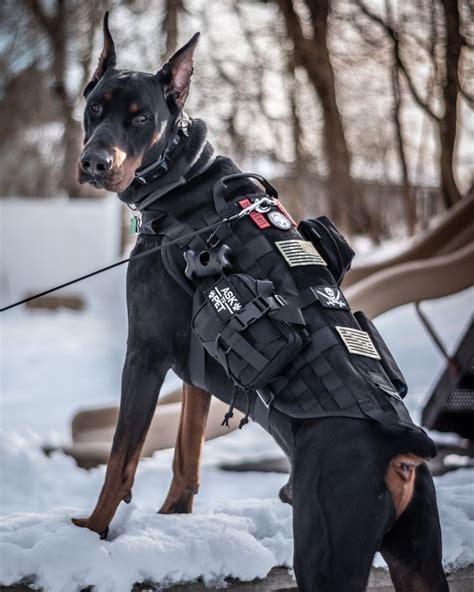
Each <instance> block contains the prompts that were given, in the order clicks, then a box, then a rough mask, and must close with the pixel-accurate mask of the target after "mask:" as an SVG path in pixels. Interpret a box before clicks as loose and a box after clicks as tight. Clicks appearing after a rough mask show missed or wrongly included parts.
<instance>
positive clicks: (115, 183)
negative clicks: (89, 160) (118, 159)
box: [77, 166, 135, 193]
mask: <svg viewBox="0 0 474 592" xmlns="http://www.w3.org/2000/svg"><path fill="white" fill-rule="evenodd" d="M134 175H135V171H134V170H131V171H126V170H125V168H124V167H123V166H120V167H112V168H111V169H110V171H109V172H108V173H107V174H105V175H101V176H94V175H92V174H90V173H86V172H84V171H83V170H81V169H80V168H79V171H78V175H77V180H78V182H79V183H80V184H81V185H85V184H89V185H91V186H92V187H94V188H95V189H105V190H106V191H110V192H112V193H121V192H122V191H125V189H126V188H127V187H128V186H129V185H130V184H131V183H132V182H133V179H134Z"/></svg>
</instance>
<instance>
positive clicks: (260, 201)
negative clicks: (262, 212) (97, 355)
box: [0, 197, 275, 312]
mask: <svg viewBox="0 0 474 592" xmlns="http://www.w3.org/2000/svg"><path fill="white" fill-rule="evenodd" d="M274 204H275V200H274V199H272V198H270V197H261V198H257V199H256V200H255V201H254V202H253V203H251V204H250V205H249V206H247V207H246V208H244V209H243V210H241V211H240V212H237V213H236V214H233V215H232V216H227V217H226V218H223V219H222V220H219V221H218V222H214V223H213V224H209V226H205V227H204V228H200V229H199V230H195V231H194V232H188V233H187V234H183V235H182V236H180V237H178V238H175V239H173V240H170V241H168V242H166V243H164V244H163V243H162V244H160V245H157V246H156V247H153V248H152V249H147V250H146V251H143V252H142V253H138V254H137V255H132V256H131V257H127V259H121V260H120V261H117V262H116V263H112V264H111V265H107V266H106V267H101V268H100V269H96V270H95V271H92V272H91V273H87V274H86V275H81V276H80V277H77V278H74V279H73V280H69V281H68V282H65V283H64V284H59V285H58V286H54V288H49V290H45V291H44V292H39V293H38V294H34V295H33V296H29V297H28V298H24V299H23V300H19V301H18V302H14V303H13V304H9V305H8V306H5V307H3V308H0V312H5V311H7V310H10V309H11V308H15V307H16V306H20V305H21V304H26V303H27V302H31V301H32V300H36V299H37V298H41V297H42V296H47V295H48V294H52V293H53V292H57V291H58V290H62V289H63V288H67V287H68V286H72V285H73V284H77V283H78V282H82V281H83V280H87V279H89V278H91V277H94V276H96V275H99V274H101V273H104V272H105V271H109V270H110V269H114V268H115V267H119V266H120V265H124V264H125V263H129V262H130V261H136V260H138V259H142V258H144V257H148V255H151V254H152V253H157V252H158V251H161V250H163V249H165V248H167V247H172V246H173V245H176V244H178V243H181V242H183V241H187V240H189V239H192V238H194V237H195V236H199V235H200V234H204V233H205V232H209V231H210V230H215V229H216V228H218V227H219V226H222V225H223V224H227V223H229V222H234V221H235V220H241V219H242V218H244V217H245V216H248V215H249V214H250V213H252V212H253V211H254V210H256V209H257V208H259V207H265V206H269V205H274Z"/></svg>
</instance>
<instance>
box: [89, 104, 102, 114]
mask: <svg viewBox="0 0 474 592" xmlns="http://www.w3.org/2000/svg"><path fill="white" fill-rule="evenodd" d="M89 109H90V110H91V111H92V113H94V115H100V114H101V113H102V111H103V108H102V105H99V103H96V104H95V105H90V106H89Z"/></svg>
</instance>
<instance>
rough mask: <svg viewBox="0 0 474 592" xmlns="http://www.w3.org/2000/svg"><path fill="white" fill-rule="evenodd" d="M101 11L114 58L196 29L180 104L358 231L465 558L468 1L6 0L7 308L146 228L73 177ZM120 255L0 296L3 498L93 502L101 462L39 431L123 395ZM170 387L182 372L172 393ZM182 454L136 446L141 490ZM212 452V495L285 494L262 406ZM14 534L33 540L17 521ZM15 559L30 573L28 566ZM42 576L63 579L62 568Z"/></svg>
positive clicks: (362, 290)
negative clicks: (92, 464)
mask: <svg viewBox="0 0 474 592" xmlns="http://www.w3.org/2000/svg"><path fill="white" fill-rule="evenodd" d="M106 10H110V11H111V17H110V28H111V31H112V35H113V37H114V40H115V45H116V49H117V61H118V67H119V68H129V69H135V70H144V71H149V72H156V71H157V70H158V69H159V68H160V65H161V64H162V63H163V62H164V61H165V60H166V59H167V57H169V56H170V55H171V54H172V53H173V52H174V51H175V50H176V49H177V48H179V47H180V46H181V45H182V44H184V43H185V42H186V41H187V40H188V39H189V38H190V37H191V36H192V34H193V33H194V32H196V31H200V32H201V38H200V42H199V45H198V48H197V51H196V53H195V69H194V75H193V79H192V84H191V91H190V95H189V98H188V102H187V111H188V113H189V114H190V116H191V117H199V118H202V119H204V120H205V121H206V123H207V125H208V128H209V138H210V140H211V142H212V143H213V145H214V146H215V148H216V151H217V152H218V153H222V154H225V155H228V156H230V157H232V158H233V159H234V160H235V161H236V163H237V164H238V165H239V166H240V168H242V169H243V170H246V171H252V172H256V173H260V174H262V175H264V176H266V177H267V178H269V180H270V181H271V182H272V183H274V184H275V185H276V187H277V188H278V189H279V192H280V197H281V199H282V201H283V203H284V204H285V206H286V207H287V208H288V209H289V210H290V212H291V213H292V214H293V216H294V217H295V218H297V219H302V218H304V217H315V216H318V215H322V214H324V215H327V216H329V217H330V218H331V219H332V220H333V221H334V222H335V223H336V225H337V226H338V227H339V228H340V229H341V230H342V231H343V232H344V233H345V234H346V236H347V237H348V238H349V240H350V242H351V244H352V246H353V247H354V250H355V251H356V257H355V260H354V264H353V270H351V272H350V273H349V274H348V276H347V278H346V281H345V284H344V287H345V288H346V289H347V292H346V295H347V296H348V298H349V300H350V302H351V303H352V304H353V306H354V307H356V306H357V307H359V308H362V309H364V310H366V311H367V312H368V314H369V315H370V316H371V317H375V322H376V324H377V327H378V328H379V330H380V331H381V332H382V333H383V335H384V338H385V339H386V341H387V342H388V344H389V346H390V348H391V349H392V351H393V352H394V354H395V357H396V359H397V360H398V362H399V364H400V366H401V368H402V370H403V372H404V373H405V375H406V378H407V381H408V384H409V387H410V391H409V395H408V397H407V403H408V406H409V408H410V410H411V412H412V413H413V414H414V416H415V418H416V419H417V420H418V421H422V422H423V423H424V425H425V426H426V427H427V428H429V429H430V430H431V432H430V433H431V434H432V435H433V437H435V439H436V441H437V442H438V443H440V444H441V445H443V446H445V448H444V452H443V454H442V455H441V456H442V458H443V459H444V460H443V462H441V464H439V465H438V466H437V468H435V470H436V471H438V472H439V474H441V473H445V472H446V471H448V472H449V471H453V470H454V469H456V472H457V474H458V477H457V478H453V479H452V480H451V481H448V480H447V479H448V477H449V475H445V476H444V477H440V478H439V479H440V480H439V481H437V483H439V484H440V495H441V496H444V497H441V500H442V504H444V506H443V507H444V510H443V512H444V513H442V521H443V529H444V530H445V531H446V532H447V533H448V534H449V537H448V546H447V551H446V555H445V563H446V565H451V566H453V565H458V566H459V565H461V566H462V565H467V564H469V563H472V562H474V545H473V543H472V540H473V535H472V530H470V531H468V530H467V525H468V524H470V526H471V527H472V521H471V522H469V516H472V481H473V478H472V469H471V470H469V469H468V468H467V467H468V466H471V465H472V457H473V456H474V446H473V440H474V433H473V430H474V421H473V420H474V398H473V395H474V382H473V380H474V379H473V377H474V362H473V355H474V332H473V325H472V316H473V302H474V296H473V288H472V284H473V283H474V272H473V269H474V259H473V255H474V253H473V251H474V166H473V165H474V114H473V102H474V60H473V55H474V27H473V24H472V23H473V16H474V7H473V5H472V3H471V2H469V0H458V1H456V0H417V1H416V2H403V1H402V0H90V1H87V0H2V1H1V2H0V65H1V80H0V100H1V102H0V153H1V159H0V249H1V261H0V306H1V307H3V306H6V305H8V304H9V303H11V302H13V301H15V300H17V299H21V298H25V297H27V296H29V295H31V294H33V293H35V292H38V291H41V290H45V289H48V288H50V287H52V286H53V285H55V284H57V283H62V282H64V281H67V280H69V279H71V278H73V277H76V276H78V275H81V274H84V273H88V272H90V271H92V270H94V269H96V268H97V267H100V266H104V265H108V264H110V263H113V262H115V261H116V260H118V259H119V258H121V257H124V256H126V254H127V253H128V252H129V251H130V248H131V247H132V246H133V243H134V242H135V236H130V235H129V234H128V220H129V213H128V212H127V211H126V208H124V206H122V205H121V204H120V203H119V201H118V199H117V197H116V196H114V195H111V194H107V193H106V192H104V191H98V190H95V189H93V188H92V187H90V186H88V185H87V186H80V185H78V184H77V183H76V180H75V171H76V163H77V160H78V156H79V153H80V151H81V146H82V122H81V118H82V111H83V108H84V99H83V97H82V89H83V88H84V86H85V85H86V83H87V81H88V80H89V78H90V76H91V73H92V72H93V70H94V69H95V66H96V64H97V60H98V57H99V54H100V51H101V48H102V19H103V15H104V12H105V11H106ZM125 271H126V270H125V269H124V268H118V269H115V270H112V271H110V272H108V273H107V274H104V275H101V276H98V277H95V278H92V279H90V280H88V281H87V282H82V283H81V284H77V285H75V286H71V287H70V288H68V289H66V290H62V291H61V292H59V293H57V294H56V295H54V297H52V298H49V299H44V300H43V301H38V302H37V303H32V305H31V306H28V307H19V308H17V309H14V310H10V311H7V312H4V313H3V314H2V315H1V318H0V344H1V352H0V374H1V376H0V386H1V397H0V428H1V429H0V448H1V451H2V454H1V459H2V460H1V462H0V470H1V471H2V472H4V476H3V480H2V482H3V483H4V484H7V485H5V486H4V487H2V489H1V490H0V494H1V497H0V506H1V507H0V509H1V511H2V513H3V514H7V515H9V514H10V513H11V512H25V511H32V512H34V511H41V512H43V513H45V512H48V511H50V510H51V512H52V511H53V509H54V508H57V506H62V505H67V506H74V505H75V506H76V507H83V511H87V507H88V506H90V505H92V504H93V503H94V501H95V497H96V495H97V492H98V489H99V487H100V484H101V482H102V478H103V467H102V468H101V469H97V471H98V472H96V473H94V472H89V473H86V472H85V471H82V469H78V468H77V467H76V466H75V465H74V464H73V463H72V461H71V464H68V462H67V461H66V460H65V457H63V456H62V455H59V454H57V453H56V454H53V456H52V457H51V458H50V459H47V460H46V457H44V455H43V453H42V447H43V446H44V445H45V444H47V445H48V447H55V446H59V447H62V446H64V445H65V444H66V445H69V444H70V443H71V438H72V436H71V421H72V419H73V417H74V416H75V414H76V413H77V411H78V410H80V409H82V408H84V407H86V408H87V407H90V408H92V409H99V410H100V409H102V408H103V407H104V406H116V405H117V404H118V401H119V396H120V373H121V366H122V362H123V359H124V355H125V347H126V333H127V326H126V308H125ZM179 387H180V382H179V380H178V379H177V377H176V376H174V375H173V374H172V373H170V375H169V376H168V377H167V379H166V383H165V386H164V387H163V392H164V393H165V394H166V393H167V392H170V391H173V389H176V388H179ZM177 413H179V411H176V414H177ZM107 429H108V432H107V434H108V437H110V434H111V430H112V429H113V426H112V425H110V426H108V427H107ZM171 458H172V451H170V450H168V451H163V452H160V453H159V457H158V458H156V457H153V458H152V459H150V460H148V461H145V463H143V466H142V468H141V469H140V470H139V474H138V481H137V486H136V489H137V491H136V492H135V491H134V499H136V500H138V502H137V503H138V504H140V503H150V505H154V506H156V505H159V499H158V498H160V497H164V495H165V492H166V485H167V482H168V480H169V477H170V470H171ZM68 461H70V459H68ZM147 462H148V463H150V464H146V463H147ZM245 463H247V464H245ZM249 463H250V464H249ZM252 463H256V464H254V465H252ZM262 463H263V464H262ZM443 463H444V464H443ZM237 465H238V466H239V467H240V468H241V469H242V467H243V466H246V467H247V468H248V467H249V466H250V467H251V468H252V467H253V468H254V469H257V471H256V472H254V473H253V476H252V477H246V478H245V479H244V478H243V477H242V476H239V475H238V474H236V476H235V477H233V478H231V477H230V476H229V475H228V474H226V475H224V473H223V471H222V467H223V466H225V467H226V468H229V467H230V468H232V467H233V468H236V467H237ZM204 467H205V469H204V477H203V487H204V494H203V497H202V498H201V499H202V500H203V502H205V503H208V504H209V503H218V502H219V503H220V502H221V500H222V499H226V500H229V499H230V500H234V499H237V498H239V499H245V498H247V497H258V498H262V499H264V498H269V497H274V496H276V493H277V490H278V487H279V486H281V485H282V484H283V483H284V482H285V478H286V477H285V475H283V474H277V473H273V472H272V473H271V474H270V473H265V474H264V473H262V472H261V471H263V470H270V471H274V470H281V471H286V468H287V465H286V464H285V462H284V460H283V459H282V455H281V453H280V451H279V450H277V448H276V446H275V445H274V443H273V441H272V440H271V438H270V437H269V436H268V435H267V434H265V433H264V432H263V430H261V429H259V428H258V427H257V426H255V425H250V426H248V427H247V428H246V429H244V430H242V431H238V432H234V433H231V434H229V435H228V436H224V437H223V438H219V439H218V440H217V441H215V442H211V443H209V444H208V446H207V448H206V454H205V457H204ZM237 468H238V467H237ZM157 472H158V473H159V474H160V479H161V481H160V483H159V486H158V489H156V486H157V483H156V479H155V477H156V473H157ZM152 473H153V475H152ZM152 477H153V479H152ZM449 478H450V479H451V477H449ZM442 479H445V481H443V482H442ZM456 479H457V480H456ZM58 480H59V481H61V483H62V486H61V487H59V488H58ZM443 484H444V486H445V493H442V491H443V490H442V486H443ZM135 496H136V497H135ZM469 500H470V501H469ZM203 502H198V504H199V503H203ZM200 507H201V506H199V505H198V508H200ZM263 507H264V506H262V508H263ZM265 507H268V505H267V506H265ZM84 508H85V509H84ZM89 509H90V508H89ZM213 511H214V510H213ZM262 511H263V510H262ZM278 511H280V510H278ZM255 512H256V510H255ZM248 514H249V513H248V512H247V514H246V510H242V515H243V516H247V518H248ZM45 516H46V517H47V516H49V518H48V520H49V521H50V522H51V523H54V520H58V518H57V516H56V514H54V516H53V514H50V515H48V514H45ZM51 516H53V518H51ZM287 518H288V521H289V522H288V528H287V527H286V526H285V527H282V528H283V531H284V532H285V533H286V534H285V536H286V537H287V538H288V537H289V538H288V541H289V542H288V545H289V546H288V547H285V549H286V550H285V553H286V555H285V554H284V553H283V552H282V553H283V554H280V556H278V554H277V558H276V559H275V565H280V564H285V561H287V562H289V565H291V535H290V534H288V533H289V532H290V531H289V524H290V518H289V515H288V516H287ZM285 519H286V518H285ZM270 522H271V521H270ZM15 528H16V526H15ZM15 528H14V530H15ZM124 528H125V527H124ZM256 528H257V527H256ZM285 529H286V530H285ZM257 530H258V528H257ZM287 530H288V532H287ZM15 532H18V533H19V534H18V536H19V543H18V544H19V546H20V547H21V545H22V544H23V543H22V542H21V540H22V539H21V537H22V536H23V535H22V534H21V527H20V526H18V528H17V529H16V530H15ZM42 532H43V531H42ZM275 532H277V530H275ZM278 532H280V531H278ZM277 534H278V533H277ZM280 534H281V533H280ZM25 536H26V535H25ZM28 536H29V535H28ZM38 536H47V535H43V534H41V535H38ZM51 536H52V539H51V540H54V536H55V535H54V534H52V535H51ZM71 536H72V534H71V533H70V532H69V531H68V533H67V537H66V538H67V540H70V537H71ZM265 536H267V535H265ZM275 536H277V535H275ZM278 536H280V535H278ZM12 540H13V539H12ZM285 540H286V539H285ZM14 542H15V541H14ZM55 544H57V543H55ZM54 549H55V548H54ZM54 549H53V550H54ZM216 552H217V551H216ZM70 555H71V557H73V558H74V560H76V559H77V557H76V552H75V550H74V551H72V552H71V553H70ZM237 556H238V554H237ZM25 557H26V555H24V556H23V559H22V562H20V563H19V565H20V567H19V568H18V569H19V571H18V579H21V576H23V575H26V576H29V575H30V574H31V573H33V572H34V566H33V567H32V566H31V565H29V564H28V562H27V561H26V559H25ZM278 557H279V558H278ZM285 558H286V559H285ZM173 561H174V558H173ZM136 567H137V570H138V572H137V573H142V572H141V571H140V569H141V567H140V564H139V562H138V563H137V565H136ZM213 567H214V566H211V567H209V569H210V570H211V572H212V569H211V568H213ZM0 568H1V563H0ZM239 568H240V564H239V566H238V567H235V570H236V571H235V573H237V574H239V573H240V572H239V571H238V569H239ZM45 569H46V568H45ZM203 569H204V568H203ZM206 569H207V568H206ZM98 573H99V572H98ZM205 573H206V572H205V569H204V571H203V574H204V575H205ZM51 574H52V575H51V578H52V580H51V582H53V583H54V577H55V575H54V574H55V567H54V566H53V567H52V568H51ZM198 575H199V573H198ZM224 575H225V574H224ZM150 577H151V576H150ZM153 577H158V576H157V575H156V574H155V575H154V576H153ZM166 577H168V578H173V577H175V576H170V575H169V574H168V575H167V576H166ZM176 578H178V576H176ZM178 579H179V578H178ZM171 581H174V580H171ZM177 581H178V580H177ZM0 583H2V579H1V569H0ZM3 583H4V582H3ZM83 584H84V585H86V584H87V585H89V584H97V582H96V581H84V582H83ZM71 586H72V584H71ZM46 589H48V586H46ZM69 589H72V587H70V588H69Z"/></svg>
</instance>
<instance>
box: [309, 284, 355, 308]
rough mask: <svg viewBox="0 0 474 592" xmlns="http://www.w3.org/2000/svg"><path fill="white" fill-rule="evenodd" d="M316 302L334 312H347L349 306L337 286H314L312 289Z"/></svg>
mask: <svg viewBox="0 0 474 592" xmlns="http://www.w3.org/2000/svg"><path fill="white" fill-rule="evenodd" d="M312 290H313V292H314V295H315V296H316V298H317V299H318V302H319V303H320V304H321V306H324V308H335V309H336V310H349V304H348V303H347V300H346V299H345V298H344V295H343V293H342V291H341V290H340V289H339V288H338V287H337V286H315V287H313V288H312Z"/></svg>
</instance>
